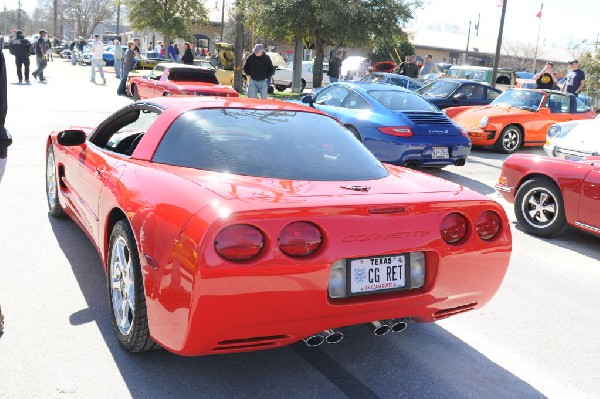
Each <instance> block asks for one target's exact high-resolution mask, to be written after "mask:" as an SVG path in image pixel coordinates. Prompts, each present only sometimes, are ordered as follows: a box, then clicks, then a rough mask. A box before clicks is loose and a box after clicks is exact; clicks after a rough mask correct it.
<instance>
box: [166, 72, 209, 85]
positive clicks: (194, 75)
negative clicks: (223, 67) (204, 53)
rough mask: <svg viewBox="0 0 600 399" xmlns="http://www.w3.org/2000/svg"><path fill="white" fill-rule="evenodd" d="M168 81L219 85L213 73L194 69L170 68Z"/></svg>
mask: <svg viewBox="0 0 600 399" xmlns="http://www.w3.org/2000/svg"><path fill="white" fill-rule="evenodd" d="M169 80H172V81H174V82H201V83H212V84H217V85H218V84H219V80H218V79H217V77H216V76H215V73H214V72H213V71H207V70H202V69H196V68H171V69H170V70H169Z"/></svg>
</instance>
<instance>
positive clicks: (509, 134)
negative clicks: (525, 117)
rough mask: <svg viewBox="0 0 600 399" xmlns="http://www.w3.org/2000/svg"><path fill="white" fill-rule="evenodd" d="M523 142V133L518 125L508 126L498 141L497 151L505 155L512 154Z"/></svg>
mask: <svg viewBox="0 0 600 399" xmlns="http://www.w3.org/2000/svg"><path fill="white" fill-rule="evenodd" d="M522 142H523V131H522V130H521V128H520V127H519V126H517V125H508V126H506V127H505V128H504V129H503V130H502V133H500V136H499V137H498V140H496V145H495V147H496V149H497V150H498V151H499V152H501V153H504V154H512V153H513V152H515V151H516V150H518V149H519V147H520V146H521V143H522Z"/></svg>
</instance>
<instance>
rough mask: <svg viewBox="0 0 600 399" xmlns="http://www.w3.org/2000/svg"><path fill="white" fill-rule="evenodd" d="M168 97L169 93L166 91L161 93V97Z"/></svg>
mask: <svg viewBox="0 0 600 399" xmlns="http://www.w3.org/2000/svg"><path fill="white" fill-rule="evenodd" d="M169 96H171V93H169V92H168V91H165V92H164V93H163V97H169Z"/></svg>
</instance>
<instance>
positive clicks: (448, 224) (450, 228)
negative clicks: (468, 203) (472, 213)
mask: <svg viewBox="0 0 600 399" xmlns="http://www.w3.org/2000/svg"><path fill="white" fill-rule="evenodd" d="M468 226H469V225H468V223H467V219H465V217H464V216H463V215H461V214H460V213H451V214H449V215H448V216H446V217H445V218H444V220H442V225H441V227H440V232H441V233H442V239H443V240H444V241H446V242H447V243H448V244H456V243H458V242H460V241H461V240H462V239H463V238H465V237H466V235H467V231H468Z"/></svg>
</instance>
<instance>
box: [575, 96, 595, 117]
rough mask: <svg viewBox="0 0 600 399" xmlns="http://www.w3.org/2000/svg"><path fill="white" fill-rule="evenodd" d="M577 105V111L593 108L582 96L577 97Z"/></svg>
mask: <svg viewBox="0 0 600 399" xmlns="http://www.w3.org/2000/svg"><path fill="white" fill-rule="evenodd" d="M575 106H576V111H575V112H578V113H579V112H589V111H591V110H592V108H591V107H590V106H589V105H587V104H586V103H584V102H583V101H581V99H580V98H578V97H577V98H575Z"/></svg>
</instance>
